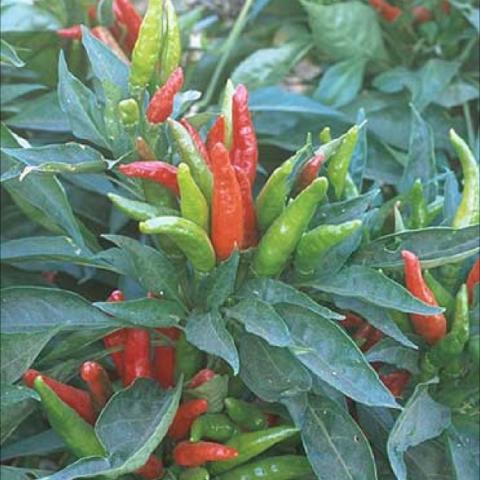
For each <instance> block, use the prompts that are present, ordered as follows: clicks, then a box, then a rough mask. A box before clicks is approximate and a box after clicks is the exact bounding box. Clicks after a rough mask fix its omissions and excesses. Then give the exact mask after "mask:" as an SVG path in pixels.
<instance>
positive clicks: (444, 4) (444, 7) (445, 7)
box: [442, 0, 451, 15]
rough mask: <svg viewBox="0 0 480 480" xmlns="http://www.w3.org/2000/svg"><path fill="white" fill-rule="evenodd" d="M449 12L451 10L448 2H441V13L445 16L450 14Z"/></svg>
mask: <svg viewBox="0 0 480 480" xmlns="http://www.w3.org/2000/svg"><path fill="white" fill-rule="evenodd" d="M450 10H451V5H450V2H449V1H448V0H443V2H442V11H443V12H444V13H446V14H447V15H449V14H450Z"/></svg>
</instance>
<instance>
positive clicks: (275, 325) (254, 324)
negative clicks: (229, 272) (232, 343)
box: [226, 298, 291, 347]
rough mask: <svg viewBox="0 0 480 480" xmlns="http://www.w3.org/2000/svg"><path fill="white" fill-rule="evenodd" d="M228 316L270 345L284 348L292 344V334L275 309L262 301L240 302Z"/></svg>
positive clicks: (246, 300) (228, 312)
mask: <svg viewBox="0 0 480 480" xmlns="http://www.w3.org/2000/svg"><path fill="white" fill-rule="evenodd" d="M226 312H227V315H228V316H229V317H231V318H234V319H235V320H237V321H239V322H240V323H242V324H243V325H244V326H245V329H246V330H247V332H250V333H254V334H255V335H258V336H259V337H262V338H263V339H265V340H266V341H267V342H268V343H269V344H270V345H274V346H277V347H284V346H286V345H289V344H290V341H291V338H290V332H289V331H288V327H287V325H286V324H285V322H284V321H283V319H282V317H281V316H280V315H279V314H278V313H277V312H276V311H275V309H274V308H273V307H272V306H271V305H269V304H268V303H265V302H264V301H262V300H259V299H256V298H248V299H245V300H240V302H238V303H237V304H236V305H235V306H233V307H232V308H227V309H226Z"/></svg>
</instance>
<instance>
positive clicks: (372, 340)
mask: <svg viewBox="0 0 480 480" xmlns="http://www.w3.org/2000/svg"><path fill="white" fill-rule="evenodd" d="M382 338H383V333H382V332H381V331H380V330H378V329H376V328H373V327H372V330H371V332H370V334H369V335H368V337H367V341H366V342H365V343H364V344H363V345H362V350H363V351H364V352H367V351H368V350H370V349H371V348H372V347H373V346H374V345H376V344H377V343H378V342H379V341H380V340H381V339H382Z"/></svg>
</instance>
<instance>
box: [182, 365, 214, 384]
mask: <svg viewBox="0 0 480 480" xmlns="http://www.w3.org/2000/svg"><path fill="white" fill-rule="evenodd" d="M215 375H216V373H215V372H214V371H213V370H211V369H210V368H204V369H202V370H200V371H199V372H197V373H196V374H195V376H194V377H193V378H192V379H191V380H190V382H188V385H187V387H188V388H197V387H199V386H200V385H203V384H204V383H207V382H208V381H210V380H211V379H212V378H213V377H214V376H215Z"/></svg>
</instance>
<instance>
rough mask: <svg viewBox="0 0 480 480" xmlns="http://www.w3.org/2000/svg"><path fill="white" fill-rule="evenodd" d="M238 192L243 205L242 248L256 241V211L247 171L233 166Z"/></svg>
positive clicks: (250, 245) (251, 245) (248, 246)
mask: <svg viewBox="0 0 480 480" xmlns="http://www.w3.org/2000/svg"><path fill="white" fill-rule="evenodd" d="M235 175H236V176H237V181H238V185H239V186H240V193H241V195H242V207H243V241H242V245H241V247H242V248H244V249H247V248H250V247H254V246H255V245H256V244H257V242H258V229H257V213H256V212H255V202H254V200H253V195H252V185H251V183H250V180H249V179H248V175H247V172H245V170H242V169H240V168H239V167H235Z"/></svg>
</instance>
